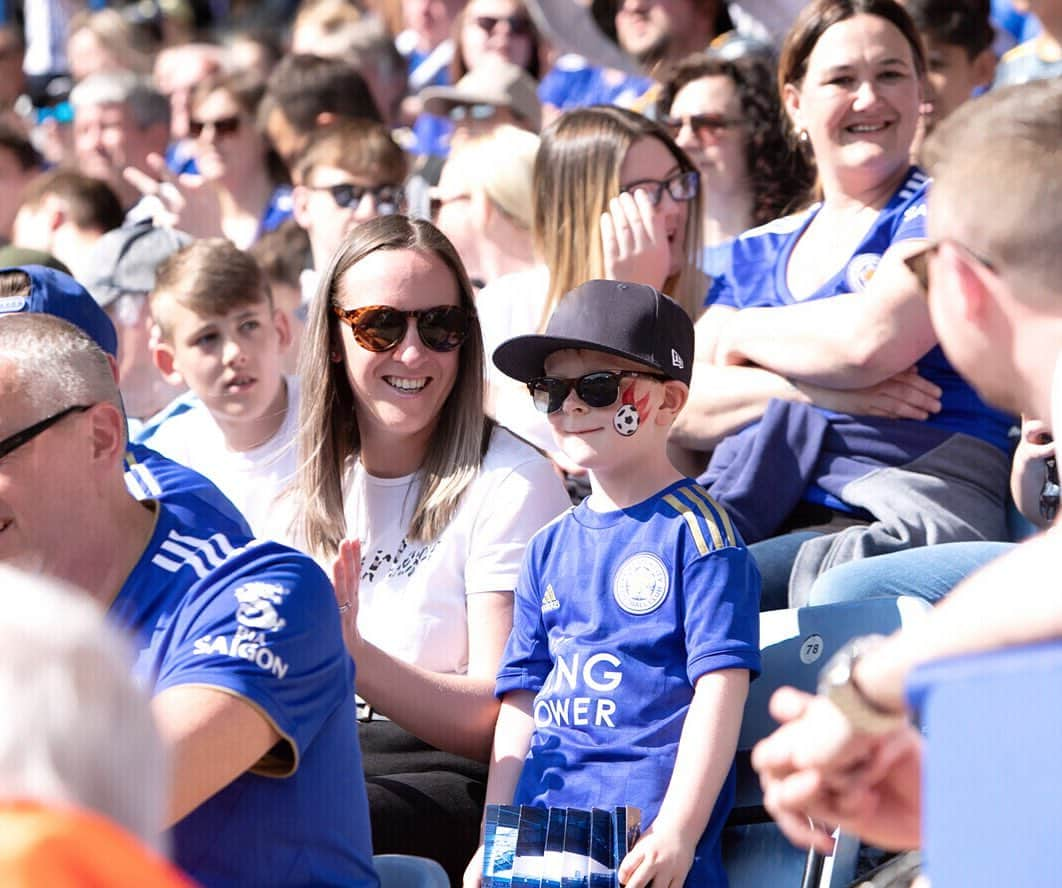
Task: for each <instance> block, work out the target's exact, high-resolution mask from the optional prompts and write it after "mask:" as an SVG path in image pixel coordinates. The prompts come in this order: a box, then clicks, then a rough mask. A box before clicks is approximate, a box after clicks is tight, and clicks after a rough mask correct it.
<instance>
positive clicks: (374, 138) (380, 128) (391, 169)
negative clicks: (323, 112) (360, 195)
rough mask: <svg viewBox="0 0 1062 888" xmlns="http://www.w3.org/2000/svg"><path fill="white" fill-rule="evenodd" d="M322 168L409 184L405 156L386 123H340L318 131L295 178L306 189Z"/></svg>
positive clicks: (304, 151) (294, 167)
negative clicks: (310, 179)
mask: <svg viewBox="0 0 1062 888" xmlns="http://www.w3.org/2000/svg"><path fill="white" fill-rule="evenodd" d="M319 166H328V167H336V168H338V169H341V170H346V171H347V172H348V173H350V174H351V175H352V176H364V177H365V178H368V179H373V180H375V181H377V182H381V183H383V184H390V185H401V184H402V183H403V182H405V180H406V173H407V171H408V161H407V160H406V155H405V152H403V151H402V149H401V148H400V147H399V146H398V143H396V142H395V140H394V139H393V138H392V137H391V132H390V130H388V128H387V127H386V126H384V125H383V124H382V123H377V122H376V121H373V120H364V119H353V120H342V119H341V120H337V121H335V122H334V123H331V124H329V125H328V126H326V127H323V128H321V129H318V130H316V131H315V132H314V133H313V135H311V136H310V139H309V141H308V142H307V143H306V147H305V148H303V149H302V151H300V152H299V154H298V156H297V157H296V158H295V160H294V162H293V163H292V178H293V179H294V181H295V182H296V183H297V184H299V185H305V184H306V183H307V182H308V181H309V178H310V174H311V173H312V172H313V171H314V169H316V168H317V167H319Z"/></svg>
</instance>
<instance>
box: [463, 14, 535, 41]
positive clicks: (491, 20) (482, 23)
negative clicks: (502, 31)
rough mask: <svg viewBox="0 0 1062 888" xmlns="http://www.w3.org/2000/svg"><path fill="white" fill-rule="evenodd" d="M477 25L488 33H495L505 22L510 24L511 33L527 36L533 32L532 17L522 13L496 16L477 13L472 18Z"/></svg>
mask: <svg viewBox="0 0 1062 888" xmlns="http://www.w3.org/2000/svg"><path fill="white" fill-rule="evenodd" d="M472 21H474V22H475V23H476V25H477V27H479V28H482V29H483V30H484V31H486V32H487V33H488V34H493V33H494V29H495V28H496V27H498V25H499V23H501V22H505V23H506V24H507V25H508V26H509V33H510V34H513V35H515V36H521V37H523V36H525V35H527V34H530V33H531V19H529V18H527V17H526V16H522V15H509V16H496V15H477V16H476V17H475V18H474V19H472Z"/></svg>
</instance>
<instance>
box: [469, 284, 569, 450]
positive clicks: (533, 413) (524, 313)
mask: <svg viewBox="0 0 1062 888" xmlns="http://www.w3.org/2000/svg"><path fill="white" fill-rule="evenodd" d="M548 290H549V269H548V268H546V266H544V265H539V266H537V267H535V268H532V269H529V270H528V271H516V272H513V273H512V274H506V275H502V276H501V277H500V278H496V279H495V280H493V281H491V282H490V283H489V284H487V286H485V287H484V288H483V289H482V290H480V291H479V295H478V296H477V297H476V315H477V316H478V317H479V326H480V328H481V329H482V330H483V351H484V353H485V355H486V361H485V365H486V368H487V371H486V378H487V385H489V386H490V389H491V392H492V395H493V400H494V418H495V419H497V420H498V422H499V423H501V424H502V425H503V426H505V427H506V428H509V429H512V430H513V431H514V432H516V434H518V435H520V436H521V437H522V438H526V439H527V440H528V441H530V442H531V443H532V444H534V445H535V446H536V447H540V448H541V449H543V450H546V451H553V450H556V449H557V442H556V441H555V440H554V439H553V432H552V431H551V430H550V425H549V420H547V419H546V414H545V413H541V412H540V411H539V410H538V409H536V408H535V405H534V403H533V402H532V401H531V395H530V394H528V392H527V388H526V386H524V385H523V384H522V383H519V382H517V381H516V380H514V379H510V378H509V377H508V376H506V375H505V374H504V373H502V372H501V371H500V370H499V369H498V368H497V367H495V366H494V361H492V360H491V356H492V355H493V354H494V350H495V349H496V348H497V347H498V346H499V345H501V344H502V343H503V342H505V340H507V339H511V338H512V337H513V336H524V335H527V334H529V333H539V332H541V329H542V322H543V317H542V316H543V313H544V312H545V310H546V295H547V291H548Z"/></svg>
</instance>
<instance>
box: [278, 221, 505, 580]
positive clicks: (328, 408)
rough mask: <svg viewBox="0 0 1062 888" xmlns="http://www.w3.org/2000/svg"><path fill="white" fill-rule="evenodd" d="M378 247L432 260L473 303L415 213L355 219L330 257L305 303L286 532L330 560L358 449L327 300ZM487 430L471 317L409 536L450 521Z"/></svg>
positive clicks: (443, 249)
mask: <svg viewBox="0 0 1062 888" xmlns="http://www.w3.org/2000/svg"><path fill="white" fill-rule="evenodd" d="M378 250H413V251H415V252H418V253H422V254H425V255H430V256H434V257H435V258H437V259H439V260H440V261H442V262H443V264H445V265H446V267H447V268H449V270H450V272H451V273H452V274H453V276H454V282H455V283H456V285H457V291H458V294H459V304H460V305H461V306H463V307H464V308H466V309H468V310H469V311H470V312H472V311H473V308H474V304H473V294H472V284H471V283H470V282H469V279H468V273H467V272H466V271H465V269H464V266H463V265H462V264H461V259H460V258H459V257H458V255H457V252H456V251H455V250H454V248H453V245H452V244H451V243H450V241H448V240H447V239H446V237H445V235H443V234H442V232H440V231H439V230H438V229H437V228H435V226H433V225H432V224H431V223H429V222H425V221H423V220H421V219H410V218H407V217H406V216H401V215H394V216H381V217H380V218H378V219H373V220H372V221H370V222H366V223H364V224H362V225H359V226H358V227H357V228H356V229H355V230H354V231H353V232H352V233H351V234H350V236H349V237H348V238H347V240H346V241H345V242H344V243H343V245H342V246H341V247H340V248H339V250H338V251H337V252H336V254H335V256H333V257H332V261H331V263H330V264H329V266H328V268H327V269H326V270H325V272H324V274H323V275H322V276H321V282H320V284H319V286H318V288H317V293H316V294H315V295H314V298H313V302H312V303H311V305H310V310H309V317H308V319H307V322H306V329H305V332H304V334H303V337H304V338H303V342H302V346H301V351H300V354H299V377H300V380H301V386H302V393H301V398H300V405H299V431H298V436H297V442H298V453H299V466H298V469H297V471H296V475H295V483H294V489H293V495H294V499H295V507H296V513H295V519H294V522H293V526H292V528H291V531H292V534H293V537H294V538H295V539H297V540H299V542H300V544H301V545H304V546H305V547H306V549H307V551H309V552H310V553H311V554H312V555H313V556H314V557H315V558H318V559H326V558H331V557H333V556H334V555H335V553H336V551H337V549H338V547H339V543H340V541H342V540H343V538H344V537H345V536H346V535H347V533H348V530H351V529H350V528H348V527H347V524H346V518H345V517H344V513H343V481H344V478H345V477H346V475H347V473H348V472H349V471H350V470H351V469H352V467H353V462H354V460H356V459H357V458H358V455H359V452H360V449H361V438H360V433H359V430H358V424H357V419H356V417H355V413H354V393H353V391H352V390H351V388H350V382H349V380H348V378H347V369H346V366H345V365H344V364H343V363H342V362H341V361H333V360H332V354H333V352H336V351H338V350H339V345H340V341H341V335H342V334H341V330H340V327H339V324H340V321H339V319H338V318H337V317H336V316H335V314H334V313H333V312H332V306H333V304H339V305H342V304H344V303H349V301H350V296H349V295H347V294H346V293H345V291H344V289H343V288H344V279H345V277H346V274H347V272H348V271H350V270H351V269H352V268H353V267H354V266H356V265H357V264H358V263H359V262H361V261H362V260H363V259H365V257H367V256H369V255H371V254H372V253H375V252H376V251H378ZM490 430H491V423H490V422H489V421H488V420H487V418H486V416H485V415H484V413H483V337H482V335H481V334H480V330H479V323H478V322H477V321H476V320H475V317H474V315H473V319H472V323H471V325H470V327H469V333H468V338H467V339H466V340H465V341H464V344H463V345H462V346H461V348H460V350H459V352H458V364H457V377H456V379H455V380H454V386H453V389H452V391H451V392H450V394H449V395H448V396H447V398H446V401H445V402H444V403H443V405H442V408H441V410H440V415H439V421H438V423H437V424H436V426H435V430H434V431H433V433H432V437H431V440H430V442H429V444H428V449H427V455H426V456H425V459H424V463H423V464H422V465H421V467H420V473H421V476H422V477H421V485H420V492H419V493H418V495H417V500H416V503H415V505H414V508H413V518H412V520H411V521H410V526H409V532H408V534H407V536H408V538H409V539H410V540H416V541H419V542H427V541H429V540H432V539H435V538H436V537H437V536H438V535H439V534H440V533H442V531H443V530H444V529H445V528H446V526H447V525H448V524H449V523H450V521H451V520H452V518H453V516H454V513H455V512H456V510H457V507H458V505H459V503H460V500H461V496H462V494H463V493H464V492H465V490H466V488H467V487H468V485H469V484H470V483H471V482H472V480H473V479H474V478H475V477H476V475H477V473H478V472H479V469H480V465H481V463H482V461H483V454H484V453H485V451H486V445H487V441H488V438H489V435H490Z"/></svg>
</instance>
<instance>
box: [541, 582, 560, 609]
mask: <svg viewBox="0 0 1062 888" xmlns="http://www.w3.org/2000/svg"><path fill="white" fill-rule="evenodd" d="M559 607H560V601H559V600H558V599H557V593H556V592H554V591H553V584H552V583H546V594H545V595H543V596H542V612H543V613H546V612H547V611H555V610H557V608H559Z"/></svg>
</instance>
